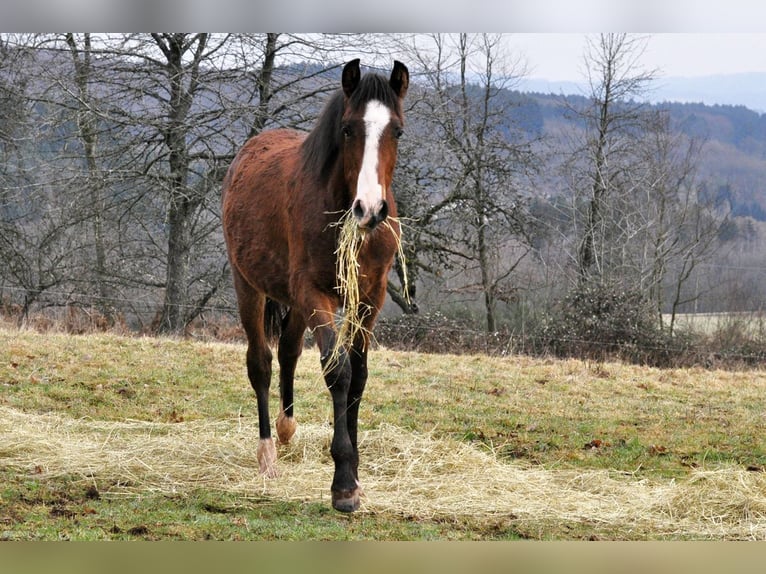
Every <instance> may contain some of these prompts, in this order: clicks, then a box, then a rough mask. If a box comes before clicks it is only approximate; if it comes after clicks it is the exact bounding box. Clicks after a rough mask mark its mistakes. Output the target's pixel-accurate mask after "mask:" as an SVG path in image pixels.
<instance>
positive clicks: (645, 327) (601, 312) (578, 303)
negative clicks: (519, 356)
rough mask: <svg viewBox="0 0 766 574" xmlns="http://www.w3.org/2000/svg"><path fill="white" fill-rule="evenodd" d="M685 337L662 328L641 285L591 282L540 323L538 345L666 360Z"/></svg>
mask: <svg viewBox="0 0 766 574" xmlns="http://www.w3.org/2000/svg"><path fill="white" fill-rule="evenodd" d="M679 340H680V339H676V338H674V339H672V340H671V338H670V337H669V336H668V335H666V334H665V333H663V331H662V329H661V327H660V325H659V321H658V319H657V315H656V311H655V310H654V308H653V307H652V305H651V304H650V303H649V301H647V299H646V298H645V297H644V296H643V294H642V293H640V292H639V291H637V290H631V289H624V288H619V287H616V286H614V285H608V284H607V285H602V284H587V285H584V286H581V287H577V288H575V289H574V290H572V291H571V292H570V293H569V294H568V295H567V296H566V297H565V298H564V299H563V300H561V301H560V302H559V303H558V304H557V305H554V308H553V310H552V311H551V312H548V313H546V314H545V315H544V317H543V319H542V320H541V321H540V323H539V324H538V326H537V328H536V329H535V336H534V337H533V345H534V349H533V350H534V351H535V352H537V353H538V354H546V353H548V354H553V355H555V356H557V357H578V358H587V359H595V360H605V359H607V358H612V357H613V358H619V359H623V360H627V361H630V362H635V363H640V364H651V365H657V366H661V365H667V364H669V363H670V362H671V360H672V359H673V356H674V355H676V350H680V349H681V348H683V347H686V345H681V346H680V347H679V345H678V342H679Z"/></svg>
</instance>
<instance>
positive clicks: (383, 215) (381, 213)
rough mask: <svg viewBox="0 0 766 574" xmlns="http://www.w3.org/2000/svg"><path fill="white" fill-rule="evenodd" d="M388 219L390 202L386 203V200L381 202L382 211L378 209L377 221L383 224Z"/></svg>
mask: <svg viewBox="0 0 766 574" xmlns="http://www.w3.org/2000/svg"><path fill="white" fill-rule="evenodd" d="M386 217H388V202H386V200H385V199H384V200H382V201H381V202H380V209H378V215H377V219H378V221H379V222H382V221H385V220H386Z"/></svg>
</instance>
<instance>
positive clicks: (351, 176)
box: [341, 59, 409, 231]
mask: <svg viewBox="0 0 766 574" xmlns="http://www.w3.org/2000/svg"><path fill="white" fill-rule="evenodd" d="M342 85H343V93H344V94H345V106H344V112H343V118H342V121H341V131H342V141H343V143H342V155H343V168H344V173H345V178H346V185H347V186H348V188H349V189H350V190H351V194H352V197H353V200H352V203H351V211H352V213H353V215H354V217H355V218H356V221H357V223H358V225H359V227H360V228H361V229H364V230H368V231H369V230H372V229H374V228H375V226H376V225H378V224H379V223H380V222H382V221H383V220H385V219H386V217H387V216H388V212H389V205H388V200H387V199H386V198H387V196H388V194H389V191H390V187H391V181H392V179H393V174H394V165H395V164H396V150H397V140H398V139H399V137H400V136H401V135H402V130H403V127H404V115H403V113H402V99H403V98H404V96H405V94H406V93H407V88H408V86H409V72H408V71H407V67H406V66H405V65H404V64H402V63H401V62H394V68H393V70H392V72H391V77H390V78H389V79H388V81H386V79H385V78H382V77H381V76H378V75H374V74H367V75H365V76H364V78H362V77H361V73H360V70H359V60H358V59H357V60H352V61H351V62H349V63H348V64H346V66H345V67H344V68H343V78H342Z"/></svg>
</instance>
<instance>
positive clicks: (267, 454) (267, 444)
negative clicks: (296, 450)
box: [255, 438, 279, 478]
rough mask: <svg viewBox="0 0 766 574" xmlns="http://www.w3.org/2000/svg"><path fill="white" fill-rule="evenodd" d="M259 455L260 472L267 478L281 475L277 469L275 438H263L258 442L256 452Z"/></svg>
mask: <svg viewBox="0 0 766 574" xmlns="http://www.w3.org/2000/svg"><path fill="white" fill-rule="evenodd" d="M255 454H256V456H257V457H258V467H259V470H260V473H261V474H262V475H263V476H265V477H266V478H276V477H278V476H279V470H278V469H277V447H275V446H274V440H273V439H270V438H262V439H261V440H260V441H259V442H258V450H256V452H255Z"/></svg>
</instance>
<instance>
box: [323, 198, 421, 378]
mask: <svg viewBox="0 0 766 574" xmlns="http://www.w3.org/2000/svg"><path fill="white" fill-rule="evenodd" d="M389 219H390V218H389ZM389 219H386V220H384V221H383V222H382V223H381V224H380V225H381V226H383V227H384V228H385V229H386V230H387V231H388V232H390V233H391V235H393V237H394V239H395V240H396V249H397V254H398V256H399V259H400V262H401V265H402V269H403V277H404V285H403V291H404V293H405V294H406V293H407V292H408V289H407V267H406V262H405V259H404V248H403V247H402V238H401V232H400V233H397V232H396V231H395V230H394V228H393V227H392V225H391V223H390V221H389ZM336 225H338V226H340V232H339V233H338V247H337V249H336V250H335V256H336V262H337V263H336V270H337V281H338V284H337V286H336V290H337V291H338V293H339V294H340V295H341V299H342V301H343V316H342V318H341V320H340V325H339V327H338V335H337V338H336V341H335V347H334V348H333V351H332V353H331V355H330V360H329V361H328V363H327V365H328V367H327V368H329V366H330V365H334V364H335V362H336V361H337V360H338V356H339V354H340V352H341V350H342V349H348V348H349V347H350V346H351V344H352V343H353V341H354V339H355V338H356V337H357V336H358V335H359V334H361V333H363V332H364V335H365V336H366V338H367V339H368V340H369V339H371V338H372V332H370V331H369V330H367V329H366V328H365V327H364V319H365V318H366V317H367V315H369V313H370V312H371V311H372V310H371V309H370V307H369V306H368V305H367V304H365V303H362V301H361V298H360V294H359V254H360V252H361V250H362V247H363V246H364V242H365V241H366V240H367V239H368V238H369V237H370V235H371V232H370V231H369V230H366V229H362V228H360V227H359V225H358V224H357V221H356V218H355V217H354V215H353V213H352V211H351V210H348V211H346V212H345V213H344V214H343V216H342V217H341V218H340V220H339V221H338V223H337V224H336Z"/></svg>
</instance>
